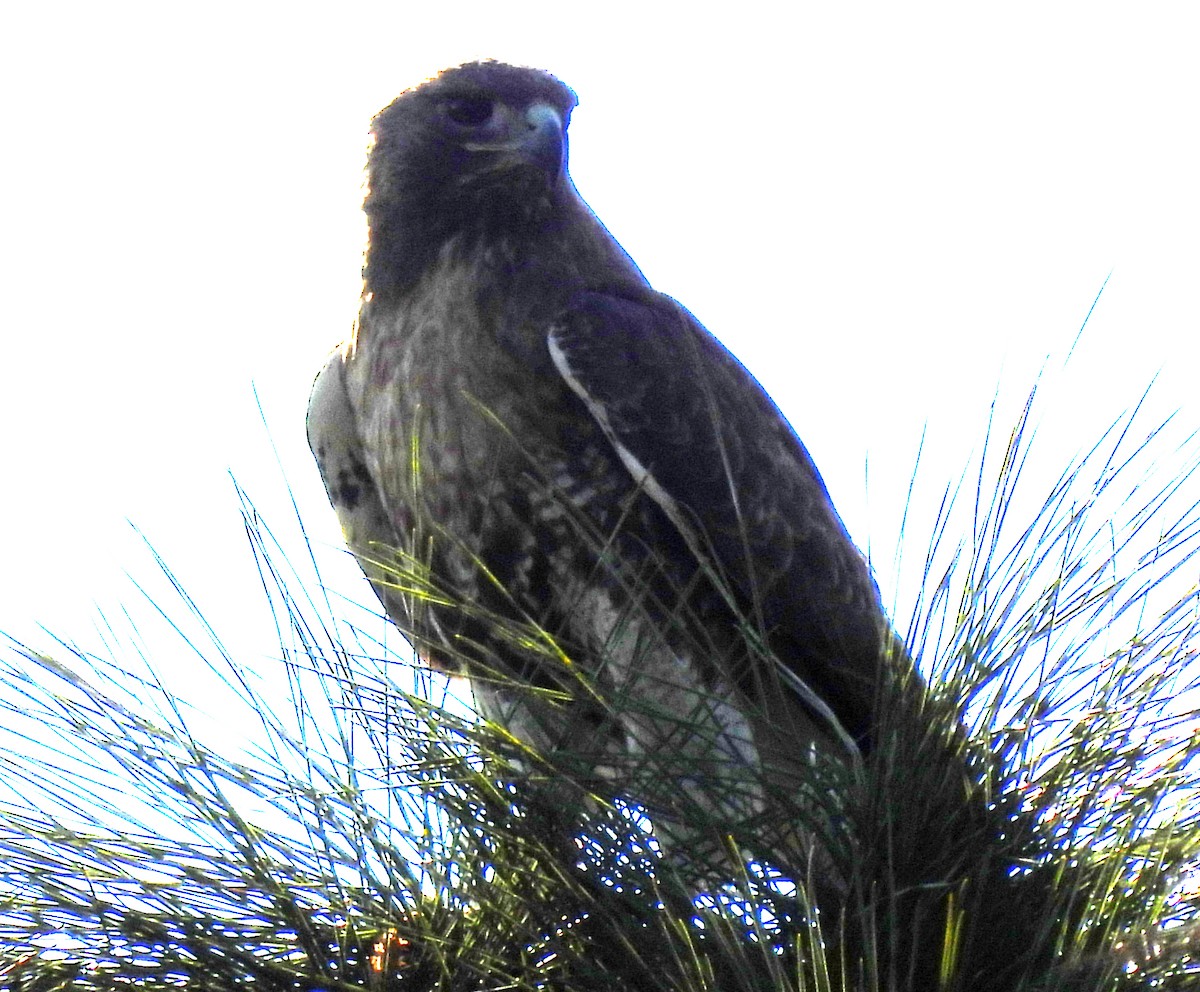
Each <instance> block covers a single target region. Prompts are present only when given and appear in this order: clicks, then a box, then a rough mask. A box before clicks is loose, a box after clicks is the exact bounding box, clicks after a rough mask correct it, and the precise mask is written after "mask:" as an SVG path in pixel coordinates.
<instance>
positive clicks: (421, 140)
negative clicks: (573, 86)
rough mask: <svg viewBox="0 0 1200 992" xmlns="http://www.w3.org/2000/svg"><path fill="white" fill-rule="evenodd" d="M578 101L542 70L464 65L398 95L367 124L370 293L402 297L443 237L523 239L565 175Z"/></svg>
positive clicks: (558, 194) (558, 195) (560, 189)
mask: <svg viewBox="0 0 1200 992" xmlns="http://www.w3.org/2000/svg"><path fill="white" fill-rule="evenodd" d="M575 104H576V99H575V94H574V93H573V92H572V91H571V90H570V89H569V88H568V87H567V86H566V85H564V84H563V83H561V82H559V80H557V79H556V78H555V77H554V76H552V75H550V74H549V73H547V72H543V71H541V70H539V69H529V68H522V67H518V66H511V65H505V64H503V63H500V62H471V63H468V64H466V65H462V66H458V67H457V68H454V69H447V70H446V71H444V72H442V73H441V74H439V75H438V76H437V77H435V78H434V79H431V80H430V81H428V82H426V83H423V84H421V85H420V86H417V87H415V88H414V89H411V90H408V91H406V92H405V93H402V94H401V95H400V96H399V97H397V98H396V100H394V101H393V102H392V103H391V104H390V105H389V106H388V107H386V108H385V109H384V110H382V111H380V112H379V114H378V115H377V116H376V117H375V121H374V126H373V128H372V134H373V136H374V144H373V146H372V149H371V155H370V160H369V162H368V166H367V169H368V181H369V189H368V193H367V198H366V203H365V207H364V209H365V210H366V213H367V219H368V222H369V225H370V238H371V240H370V247H369V249H368V255H367V268H366V277H367V288H368V290H370V291H371V292H373V293H377V294H378V293H380V292H387V291H388V290H389V289H398V288H403V285H404V284H405V283H407V282H408V281H410V280H411V279H412V278H414V277H415V276H416V275H418V274H419V273H420V271H421V270H422V269H423V268H424V267H425V265H427V264H428V263H429V261H430V260H431V259H432V257H433V256H435V255H436V254H437V252H438V251H439V250H440V249H441V247H442V246H443V245H444V244H445V243H446V241H448V240H449V239H450V238H452V237H454V236H456V235H461V236H465V237H466V238H468V239H470V240H480V239H484V240H486V239H490V238H493V237H495V236H497V235H500V234H503V235H504V236H513V235H519V234H520V232H521V231H522V230H531V229H536V228H538V227H539V226H541V225H543V224H544V223H545V221H546V219H547V218H548V217H549V216H550V215H551V214H552V213H553V211H554V206H555V203H556V201H559V200H561V199H562V198H563V197H574V195H575V194H574V190H573V188H572V187H571V185H570V180H569V179H568V178H567V174H566V168H567V125H568V123H569V122H570V119H571V111H572V110H573V109H574V107H575Z"/></svg>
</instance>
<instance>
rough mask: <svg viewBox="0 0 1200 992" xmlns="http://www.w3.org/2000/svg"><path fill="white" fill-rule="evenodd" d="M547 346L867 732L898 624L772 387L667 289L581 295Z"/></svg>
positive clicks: (621, 445)
mask: <svg viewBox="0 0 1200 992" xmlns="http://www.w3.org/2000/svg"><path fill="white" fill-rule="evenodd" d="M549 347H550V351H551V355H552V357H553V359H554V362H555V365H556V367H557V368H558V370H559V373H560V374H561V375H562V376H563V377H564V379H565V380H566V381H567V383H568V385H569V386H570V387H571V389H572V390H573V391H574V392H575V393H576V395H578V396H579V397H580V399H581V400H582V401H583V402H584V404H585V405H586V406H587V408H588V410H589V411H590V412H591V414H592V416H593V418H594V419H596V421H597V422H598V423H599V425H600V427H601V428H602V429H603V430H604V432H605V433H606V435H607V436H608V437H609V440H610V441H611V442H612V443H613V445H614V447H615V448H616V449H617V452H618V454H619V455H620V457H621V459H622V462H623V463H624V464H625V467H626V468H627V469H628V470H629V471H630V472H631V474H632V475H633V476H634V478H635V480H636V481H637V482H638V483H639V484H640V485H641V486H643V487H644V489H645V490H646V492H647V493H648V494H649V495H650V496H651V498H653V499H654V500H655V501H656V502H657V503H658V504H659V505H660V506H661V507H662V508H663V509H664V510H665V511H666V513H667V515H668V516H670V517H671V519H672V521H673V522H674V523H675V525H676V526H677V527H678V528H680V529H681V530H682V531H683V532H684V536H685V538H686V539H687V540H688V541H689V543H690V544H691V545H692V547H693V550H694V551H696V552H697V553H698V554H700V555H703V556H705V557H707V558H708V560H709V564H710V565H711V566H712V567H713V568H714V570H715V571H716V572H717V574H719V575H720V576H721V577H722V579H723V582H724V583H725V584H726V585H727V587H728V588H729V589H730V590H731V592H732V595H733V596H734V597H735V598H736V600H737V603H736V606H737V609H738V611H739V612H741V613H742V614H743V615H744V616H746V617H747V618H748V619H750V620H752V621H753V622H756V623H758V624H760V625H761V629H762V630H763V631H764V632H765V633H766V636H767V642H768V644H769V645H770V646H771V648H772V650H773V651H774V652H775V653H776V655H777V656H778V658H779V660H780V661H782V662H783V663H784V664H785V665H786V666H788V667H789V668H790V669H791V670H792V671H793V672H794V673H795V674H796V675H797V676H798V677H799V678H800V679H802V680H803V681H804V682H805V683H806V684H807V685H808V686H811V687H812V689H813V690H814V691H815V692H816V693H817V694H818V695H819V696H820V697H821V699H822V700H823V701H824V702H825V703H826V704H827V705H828V706H829V707H830V708H831V709H832V710H833V711H834V713H835V714H836V715H837V717H838V719H839V721H840V722H841V724H842V726H843V727H844V728H845V729H846V730H847V731H848V732H849V733H850V734H851V735H852V736H853V737H855V738H856V739H858V740H860V741H863V742H865V741H866V739H867V737H868V735H869V729H870V724H871V712H872V707H873V706H874V702H875V698H876V694H877V691H878V685H877V683H878V677H879V671H880V664H881V655H882V646H883V643H884V636H885V631H886V629H887V628H886V621H885V619H884V617H883V613H882V610H881V607H880V605H879V598H878V592H877V590H876V587H875V584H874V582H873V580H872V578H871V576H870V572H869V569H868V567H867V565H866V562H865V561H864V560H863V557H862V555H861V554H860V552H859V551H858V549H857V548H856V547H855V546H854V544H853V543H852V542H851V540H850V538H849V536H848V535H847V533H846V530H845V527H844V526H843V524H842V522H841V520H840V519H839V517H838V515H837V513H836V511H835V510H834V508H833V505H832V503H831V502H830V499H829V495H828V493H827V491H826V489H825V484H824V482H823V481H822V480H821V477H820V474H819V473H818V472H817V469H816V466H815V465H814V464H813V461H812V459H811V458H810V457H809V455H808V452H807V451H806V450H805V448H804V445H803V444H802V443H801V441H800V439H799V438H798V437H797V436H796V433H795V431H793V430H792V428H791V426H790V425H789V424H788V422H787V420H786V419H785V418H784V417H783V415H782V413H780V411H779V409H778V407H776V405H775V403H774V402H773V401H772V400H771V398H770V397H769V396H768V395H767V393H766V392H765V391H764V390H763V388H762V387H761V386H760V385H759V384H758V382H757V381H756V380H755V379H754V378H753V377H752V376H751V375H750V373H749V372H747V371H746V369H745V368H744V367H743V366H742V365H741V363H739V362H738V360H737V359H736V358H734V357H733V355H731V354H730V353H729V352H728V351H727V350H726V349H725V348H724V347H723V346H722V345H721V344H720V342H719V341H717V339H716V338H714V337H713V336H712V335H711V334H709V333H708V331H706V330H705V329H704V327H703V326H701V324H700V323H699V322H698V321H697V320H696V319H695V318H694V317H693V316H692V315H691V314H690V313H688V312H687V310H685V309H684V308H683V307H682V306H680V305H679V304H678V303H676V302H675V301H674V300H672V299H670V298H669V297H666V296H663V295H661V294H657V293H651V292H645V293H641V292H637V291H634V292H633V293H631V294H629V295H622V294H620V293H614V292H594V291H593V292H585V293H580V294H578V295H577V297H576V298H575V299H574V300H573V301H572V304H571V306H570V307H569V308H568V310H567V311H566V312H565V313H564V314H563V315H562V316H561V318H560V319H559V320H558V321H557V322H556V323H555V325H554V326H553V328H552V329H551V332H550V337H549Z"/></svg>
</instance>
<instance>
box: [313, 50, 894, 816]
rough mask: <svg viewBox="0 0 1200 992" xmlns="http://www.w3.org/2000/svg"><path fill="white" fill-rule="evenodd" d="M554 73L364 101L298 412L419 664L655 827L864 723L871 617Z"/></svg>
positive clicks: (736, 796)
mask: <svg viewBox="0 0 1200 992" xmlns="http://www.w3.org/2000/svg"><path fill="white" fill-rule="evenodd" d="M575 105H576V98H575V94H574V93H573V92H572V91H571V90H570V89H569V88H568V87H567V86H566V85H565V84H563V83H562V82H560V81H559V80H558V79H556V78H555V77H554V76H552V75H550V74H549V73H546V72H543V71H540V70H536V69H530V68H523V67H516V66H511V65H506V64H502V63H498V62H491V61H487V62H474V63H469V64H466V65H462V66H459V67H457V68H453V69H448V70H446V71H444V72H442V73H441V74H440V75H438V76H437V77H435V78H433V79H432V80H429V81H427V82H425V83H423V84H421V85H420V86H417V87H415V88H413V89H411V90H408V91H406V92H405V93H403V94H402V95H401V96H399V97H398V98H397V99H396V100H395V101H394V102H393V103H392V104H391V105H389V106H388V107H386V108H385V109H384V110H382V111H381V112H380V113H379V114H378V115H377V116H376V118H375V120H374V123H373V129H372V135H373V144H372V147H371V151H370V156H369V163H368V192H367V196H366V200H365V204H364V209H365V211H366V214H367V218H368V224H369V243H368V248H367V253H366V260H365V266H364V284H365V288H364V293H363V299H362V307H361V312H360V314H359V318H358V321H357V324H356V326H355V329H354V332H353V334H352V336H351V338H350V339H349V340H348V341H346V342H345V344H344V345H343V346H342V347H341V348H340V349H339V350H338V351H337V352H336V353H335V354H334V355H333V357H332V358H331V359H330V361H329V363H328V364H327V365H326V367H325V368H324V370H323V371H322V372H321V373H320V374H319V376H318V377H317V381H316V384H315V386H314V389H313V394H312V399H311V401H310V406H309V413H308V434H309V441H310V444H311V447H312V449H313V452H314V455H315V457H316V460H317V463H318V465H319V467H320V471H321V474H322V477H323V479H324V482H325V486H326V489H327V491H328V494H329V498H330V500H331V502H332V503H333V506H334V508H335V509H336V511H337V514H338V517H339V520H340V522H341V524H342V527H343V531H344V534H345V537H346V540H347V543H348V545H349V547H350V549H351V550H352V551H353V552H354V553H355V555H356V556H357V557H358V559H359V561H360V563H361V565H362V567H363V569H364V571H365V572H366V574H367V576H368V577H369V578H370V579H371V581H372V584H373V585H374V588H375V590H376V592H377V593H378V595H379V597H380V599H381V601H382V603H383V605H384V607H385V609H386V611H387V613H388V615H389V617H390V618H391V619H392V620H393V621H394V623H395V624H396V625H397V626H398V627H399V628H400V629H401V630H402V631H403V632H404V634H405V635H406V636H407V637H408V638H409V640H411V641H412V643H413V644H414V646H415V648H416V650H417V652H418V654H419V656H420V657H421V658H423V659H424V660H425V661H426V662H427V663H429V664H431V665H434V666H438V667H444V668H451V669H453V670H456V671H459V672H461V673H462V674H465V675H466V676H467V677H468V678H470V680H471V681H472V686H473V690H474V692H475V695H476V699H477V701H478V705H479V709H480V711H481V713H482V714H483V715H484V716H486V717H488V718H490V719H492V720H494V721H495V722H497V723H499V724H500V725H502V726H503V727H505V728H507V729H508V730H509V731H510V732H511V733H512V735H513V736H514V737H515V738H518V739H520V740H522V741H524V742H526V743H527V744H528V745H530V746H532V747H534V748H537V749H538V750H540V751H542V752H543V753H557V754H570V755H575V756H577V757H579V756H582V759H581V764H580V767H583V768H587V767H588V766H590V767H591V769H592V770H594V771H597V770H598V771H599V772H600V773H601V779H603V777H604V776H607V780H608V781H610V782H611V784H612V786H613V789H614V791H615V792H618V793H626V794H632V795H633V796H634V797H635V798H637V799H639V800H640V801H642V802H644V803H645V805H646V806H647V807H648V808H649V809H650V810H651V812H652V816H654V817H655V818H656V823H657V822H658V818H661V819H662V820H663V821H664V822H669V821H670V820H671V819H672V817H673V816H676V815H678V814H679V812H680V809H681V807H682V805H684V804H685V803H686V802H687V801H694V802H698V803H700V804H701V806H703V808H704V809H706V810H708V811H709V812H711V813H712V814H713V815H714V816H716V817H717V822H718V825H719V826H720V827H721V828H722V829H725V830H728V829H732V827H733V825H734V824H733V821H735V820H737V819H738V818H739V817H750V816H753V815H756V814H757V813H761V812H762V810H763V802H764V799H763V796H764V789H768V790H769V789H770V788H772V787H775V788H783V789H786V790H791V791H793V792H794V791H795V790H796V789H798V788H801V787H802V783H803V780H804V777H805V775H806V774H807V769H808V768H809V767H810V766H811V762H812V756H813V753H814V749H816V748H821V749H824V750H825V751H838V752H841V753H842V754H843V755H848V754H850V753H852V752H855V751H857V752H865V751H866V750H867V749H869V748H870V747H871V743H872V728H873V725H874V722H875V716H876V711H877V708H878V696H879V687H880V682H881V674H882V672H883V670H884V668H885V666H886V664H887V662H886V658H887V657H888V650H887V646H888V640H889V638H890V636H891V635H890V628H889V626H888V623H887V620H886V618H885V616H884V613H883V610H882V608H881V606H880V602H879V595H878V592H877V589H876V587H875V584H874V582H873V580H872V578H871V575H870V572H869V569H868V566H867V564H866V562H865V561H864V559H863V556H862V555H861V554H860V552H859V551H858V549H857V548H856V547H855V546H854V545H853V543H852V542H851V540H850V538H849V536H848V535H847V532H846V529H845V527H844V526H843V524H842V522H841V520H840V519H839V517H838V515H837V513H836V512H835V510H834V507H833V505H832V503H831V502H830V498H829V495H828V493H827V491H826V488H825V485H824V484H823V482H822V480H821V477H820V475H819V474H818V472H817V469H816V467H815V466H814V464H813V461H812V459H811V458H810V457H809V454H808V452H807V451H806V450H805V447H804V445H803V444H802V443H801V442H800V439H799V438H798V437H797V435H796V433H795V431H794V430H793V429H792V427H791V426H790V425H789V424H788V422H787V421H786V420H785V419H784V417H783V415H782V414H781V413H780V411H779V409H778V408H777V407H776V405H775V404H774V402H773V401H772V400H771V399H770V398H769V397H768V395H767V394H766V392H765V391H764V390H763V389H762V387H761V386H760V385H759V384H758V383H757V382H756V380H755V379H754V378H753V377H752V376H751V375H750V373H749V372H747V370H746V369H745V368H744V367H743V366H742V365H741V364H740V363H739V362H738V361H737V359H735V358H734V357H733V356H732V355H731V354H730V353H729V352H728V351H727V350H726V349H725V348H724V347H723V346H722V345H721V344H720V343H719V342H718V341H717V339H716V338H715V337H713V336H712V335H711V334H710V333H709V332H708V331H707V330H705V328H704V327H702V326H701V325H700V323H699V322H698V321H697V320H696V319H695V317H693V316H692V315H691V314H690V313H689V312H688V311H687V310H686V309H684V307H683V306H681V305H680V304H679V303H677V302H676V301H675V300H673V299H671V298H669V297H667V296H665V295H663V294H661V293H658V292H655V291H654V290H653V289H652V288H651V287H650V286H649V285H648V283H647V281H646V279H645V278H644V276H643V275H642V273H641V272H640V270H639V269H638V267H637V266H636V265H635V264H634V262H633V261H632V260H631V259H630V257H629V256H628V255H627V254H626V252H625V251H624V250H623V249H622V247H621V246H620V244H618V243H617V241H616V240H615V239H614V238H613V237H612V235H610V234H609V232H608V230H607V229H606V228H605V227H604V225H603V224H602V223H601V222H600V221H599V220H598V219H597V218H596V216H595V215H594V214H593V213H592V211H591V210H590V209H589V207H588V206H587V204H586V203H585V202H584V200H583V199H582V198H581V197H580V195H579V193H578V192H577V191H576V188H575V186H574V184H573V182H572V180H571V178H570V176H569V175H568V172H567V127H568V123H569V121H570V118H571V113H572V110H573V108H574V107H575Z"/></svg>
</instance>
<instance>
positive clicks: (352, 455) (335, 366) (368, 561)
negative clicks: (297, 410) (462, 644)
mask: <svg viewBox="0 0 1200 992" xmlns="http://www.w3.org/2000/svg"><path fill="white" fill-rule="evenodd" d="M345 371H346V363H345V359H344V357H343V354H342V352H341V350H339V351H337V352H335V353H334V354H333V355H332V356H331V357H330V359H329V361H328V362H327V363H326V364H325V367H324V368H323V369H322V370H321V371H320V373H319V374H318V375H317V378H316V380H315V381H314V382H313V388H312V393H311V394H310V395H309V399H308V420H307V427H308V445H309V447H310V448H311V449H312V453H313V457H314V458H315V459H316V461H317V467H318V468H319V469H320V472H321V481H322V482H324V483H325V491H326V492H327V493H328V494H329V502H330V503H332V504H333V509H334V511H335V512H336V513H337V518H338V523H339V524H341V527H342V534H343V536H344V537H345V539H346V545H347V547H349V548H350V550H351V551H352V552H353V553H354V556H355V558H357V559H358V563H359V565H360V566H362V570H363V571H364V572H365V573H366V575H367V578H368V579H370V580H371V586H372V588H373V589H374V590H375V592H376V594H377V595H378V596H379V598H380V601H381V602H382V603H383V606H384V609H385V610H387V613H388V615H389V616H390V617H391V618H392V619H393V620H394V621H395V622H396V623H397V624H398V625H399V626H400V627H401V629H407V626H408V624H406V622H405V617H406V612H407V611H406V609H405V606H404V603H403V600H402V599H401V597H400V596H399V595H396V594H393V593H390V592H389V587H394V586H395V585H396V571H395V566H394V564H393V565H391V567H389V563H390V562H392V561H393V555H394V552H395V549H397V548H400V547H401V546H402V545H401V544H400V540H399V536H398V535H397V533H396V529H395V527H394V525H393V524H392V521H391V518H390V516H389V515H388V513H387V511H386V509H385V508H384V505H383V501H382V499H381V498H380V495H379V490H378V488H377V487H376V485H375V481H374V479H373V477H372V475H371V472H370V469H369V467H368V459H367V456H366V452H365V451H364V450H363V445H362V440H361V438H360V437H359V432H358V424H357V419H356V417H355V413H354V408H353V406H352V405H351V403H350V396H349V393H348V392H347V391H346V381H345Z"/></svg>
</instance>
